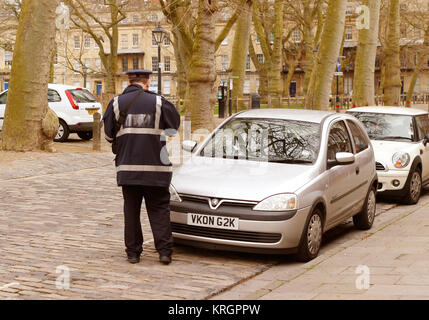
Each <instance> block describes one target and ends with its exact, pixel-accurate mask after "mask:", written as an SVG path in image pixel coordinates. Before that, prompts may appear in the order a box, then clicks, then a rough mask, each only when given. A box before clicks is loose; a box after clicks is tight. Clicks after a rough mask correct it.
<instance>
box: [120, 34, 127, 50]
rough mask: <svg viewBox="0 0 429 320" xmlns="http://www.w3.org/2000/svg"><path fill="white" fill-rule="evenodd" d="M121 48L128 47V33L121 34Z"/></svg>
mask: <svg viewBox="0 0 429 320" xmlns="http://www.w3.org/2000/svg"><path fill="white" fill-rule="evenodd" d="M121 48H122V49H127V48H128V35H127V34H123V35H121Z"/></svg>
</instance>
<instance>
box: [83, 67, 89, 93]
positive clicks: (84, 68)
mask: <svg viewBox="0 0 429 320" xmlns="http://www.w3.org/2000/svg"><path fill="white" fill-rule="evenodd" d="M88 69H89V68H88V67H87V65H86V64H84V65H83V66H82V70H83V87H84V88H85V89H86V85H87V81H86V80H87V77H88Z"/></svg>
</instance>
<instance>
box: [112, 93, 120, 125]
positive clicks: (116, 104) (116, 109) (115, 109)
mask: <svg viewBox="0 0 429 320" xmlns="http://www.w3.org/2000/svg"><path fill="white" fill-rule="evenodd" d="M113 112H115V118H116V121H119V116H120V113H119V97H115V99H113Z"/></svg>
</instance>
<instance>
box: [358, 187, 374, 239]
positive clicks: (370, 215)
mask: <svg viewBox="0 0 429 320" xmlns="http://www.w3.org/2000/svg"><path fill="white" fill-rule="evenodd" d="M376 207H377V201H376V191H375V187H374V186H371V188H370V189H369V191H368V194H367V196H366V198H365V204H364V205H363V208H362V211H361V212H359V213H358V214H357V215H355V216H354V217H353V223H354V225H355V226H356V228H358V229H360V230H369V229H371V228H372V225H373V223H374V219H375V212H376Z"/></svg>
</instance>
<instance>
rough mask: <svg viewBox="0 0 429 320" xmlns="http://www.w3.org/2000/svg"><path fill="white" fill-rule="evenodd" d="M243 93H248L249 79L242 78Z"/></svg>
mask: <svg viewBox="0 0 429 320" xmlns="http://www.w3.org/2000/svg"><path fill="white" fill-rule="evenodd" d="M243 94H250V80H244V86H243Z"/></svg>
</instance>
